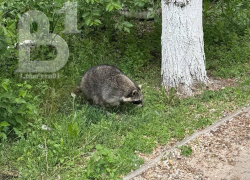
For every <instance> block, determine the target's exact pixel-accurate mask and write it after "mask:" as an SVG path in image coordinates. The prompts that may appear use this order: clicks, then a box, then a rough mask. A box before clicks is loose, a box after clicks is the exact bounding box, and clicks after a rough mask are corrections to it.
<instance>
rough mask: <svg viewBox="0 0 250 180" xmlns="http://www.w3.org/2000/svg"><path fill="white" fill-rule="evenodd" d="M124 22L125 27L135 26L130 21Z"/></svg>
mask: <svg viewBox="0 0 250 180" xmlns="http://www.w3.org/2000/svg"><path fill="white" fill-rule="evenodd" d="M122 24H123V25H124V26H125V27H127V28H131V27H133V24H131V23H130V22H128V21H124V22H123V23H122Z"/></svg>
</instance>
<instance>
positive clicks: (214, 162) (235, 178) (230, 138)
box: [133, 111, 250, 180]
mask: <svg viewBox="0 0 250 180" xmlns="http://www.w3.org/2000/svg"><path fill="white" fill-rule="evenodd" d="M186 145H188V146H190V147H191V148H192V151H193V152H192V155H191V156H190V157H185V156H182V155H181V154H180V150H179V149H177V148H176V149H175V150H174V151H172V152H171V153H170V154H169V155H168V156H166V157H164V158H163V159H164V160H162V161H160V162H158V164H157V165H155V166H154V167H152V168H150V169H148V170H147V171H146V172H144V173H143V174H141V175H139V176H137V177H135V178H133V180H145V179H150V180H156V179H157V180H158V179H162V180H167V179H169V180H171V179H182V180H193V179H199V180H203V179H204V180H250V111H247V112H244V113H241V114H239V115H238V116H236V117H234V118H233V119H232V120H230V121H228V122H226V123H223V124H222V125H220V126H219V127H217V129H216V130H214V131H210V132H209V133H206V134H203V135H202V136H199V137H198V138H196V139H194V140H192V141H190V142H189V143H187V144H186ZM156 154H158V153H157V151H156ZM144 159H145V161H148V160H149V159H151V158H150V157H144Z"/></svg>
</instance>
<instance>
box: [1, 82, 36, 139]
mask: <svg viewBox="0 0 250 180" xmlns="http://www.w3.org/2000/svg"><path fill="white" fill-rule="evenodd" d="M31 87H32V86H31V85H29V84H27V83H26V82H24V83H19V84H15V83H14V82H11V81H10V80H9V79H4V80H2V81H1V84H0V138H3V139H6V138H7V134H9V133H10V131H11V130H14V132H15V133H16V134H19V133H20V132H21V133H24V132H25V127H26V126H27V125H28V123H30V122H31V120H32V119H34V117H35V114H36V110H35V105H34V104H33V103H31V101H33V102H34V97H33V96H32V95H31V94H30V89H31Z"/></svg>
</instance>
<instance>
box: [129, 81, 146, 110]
mask: <svg viewBox="0 0 250 180" xmlns="http://www.w3.org/2000/svg"><path fill="white" fill-rule="evenodd" d="M130 97H131V98H132V103H133V104H136V105H138V106H139V107H143V105H142V100H143V95H142V93H141V85H139V86H138V88H137V89H136V90H133V91H132V93H131V94H130Z"/></svg>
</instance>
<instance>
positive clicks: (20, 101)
mask: <svg viewBox="0 0 250 180" xmlns="http://www.w3.org/2000/svg"><path fill="white" fill-rule="evenodd" d="M15 101H16V103H17V104H24V103H26V101H25V100H24V99H22V98H16V99H15Z"/></svg>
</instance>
